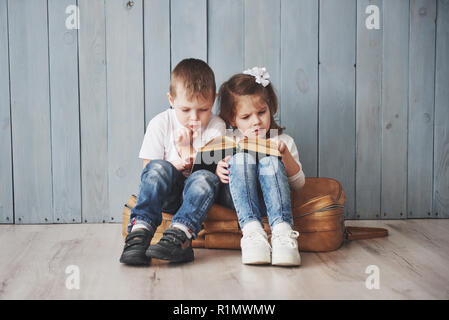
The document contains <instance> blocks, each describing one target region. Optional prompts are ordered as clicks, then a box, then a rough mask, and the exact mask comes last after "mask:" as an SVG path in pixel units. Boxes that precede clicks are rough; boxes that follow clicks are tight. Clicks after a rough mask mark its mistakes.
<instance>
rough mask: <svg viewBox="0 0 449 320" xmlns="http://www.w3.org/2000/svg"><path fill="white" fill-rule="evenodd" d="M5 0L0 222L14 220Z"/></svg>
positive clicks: (0, 55) (0, 37)
mask: <svg viewBox="0 0 449 320" xmlns="http://www.w3.org/2000/svg"><path fill="white" fill-rule="evenodd" d="M7 6H8V1H7V0H0V150H1V152H0V223H13V222H14V208H13V187H12V186H13V185H12V183H13V177H12V154H11V109H10V105H11V101H10V99H9V97H10V96H9V44H8V15H7V8H8V7H7Z"/></svg>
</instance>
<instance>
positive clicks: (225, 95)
mask: <svg viewBox="0 0 449 320" xmlns="http://www.w3.org/2000/svg"><path fill="white" fill-rule="evenodd" d="M246 95H255V96H258V97H260V98H261V99H262V100H263V101H264V102H265V104H266V105H267V106H268V109H269V110H270V129H277V130H278V134H279V135H280V134H282V131H283V130H284V129H285V128H283V127H281V126H279V125H278V124H277V123H276V121H275V120H274V115H275V114H276V113H277V111H278V98H277V96H276V93H275V92H274V89H273V86H272V84H271V83H269V84H268V85H267V86H266V87H264V86H263V85H261V84H260V83H257V82H256V79H255V77H254V76H252V75H248V74H243V73H239V74H236V75H234V76H232V77H231V78H230V79H229V80H228V81H226V82H224V83H223V84H222V85H221V87H220V91H219V92H218V109H219V116H220V117H221V118H222V119H223V120H224V121H225V122H226V124H227V125H228V126H231V122H232V121H233V120H234V119H235V115H236V108H237V103H238V97H239V96H246ZM267 134H268V135H269V132H268V133H267Z"/></svg>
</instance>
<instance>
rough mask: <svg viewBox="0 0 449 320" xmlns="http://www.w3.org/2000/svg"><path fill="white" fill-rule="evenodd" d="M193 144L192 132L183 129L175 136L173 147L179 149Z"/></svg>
mask: <svg viewBox="0 0 449 320" xmlns="http://www.w3.org/2000/svg"><path fill="white" fill-rule="evenodd" d="M192 143H193V130H192V129H189V128H186V127H183V128H181V129H179V130H178V131H177V132H176V134H175V145H176V148H177V149H178V152H179V149H180V148H182V147H189V146H191V145H192Z"/></svg>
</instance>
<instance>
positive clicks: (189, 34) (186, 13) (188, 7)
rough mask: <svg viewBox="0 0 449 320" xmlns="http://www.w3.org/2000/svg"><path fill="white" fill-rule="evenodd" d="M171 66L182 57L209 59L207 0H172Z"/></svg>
mask: <svg viewBox="0 0 449 320" xmlns="http://www.w3.org/2000/svg"><path fill="white" fill-rule="evenodd" d="M170 3H171V18H170V24H171V68H172V69H173V68H174V67H175V66H176V65H177V64H178V63H179V62H180V61H181V60H182V59H185V58H191V57H192V58H197V59H202V60H204V61H207V1H206V0H171V1H170Z"/></svg>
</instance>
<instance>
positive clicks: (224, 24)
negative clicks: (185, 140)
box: [207, 0, 245, 112]
mask: <svg viewBox="0 0 449 320" xmlns="http://www.w3.org/2000/svg"><path fill="white" fill-rule="evenodd" d="M243 9H244V1H243V0H229V1H222V0H209V2H208V29H207V30H208V41H207V45H208V64H209V65H210V67H211V68H212V70H214V74H215V82H216V84H217V92H218V90H219V88H220V86H221V84H222V83H223V82H225V81H226V80H228V79H229V78H230V77H231V76H232V75H234V74H236V73H240V72H243V71H244V52H245V47H244V46H245V43H244V39H245V37H244V14H243V12H244V11H243ZM214 112H217V108H216V105H215V106H214Z"/></svg>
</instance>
